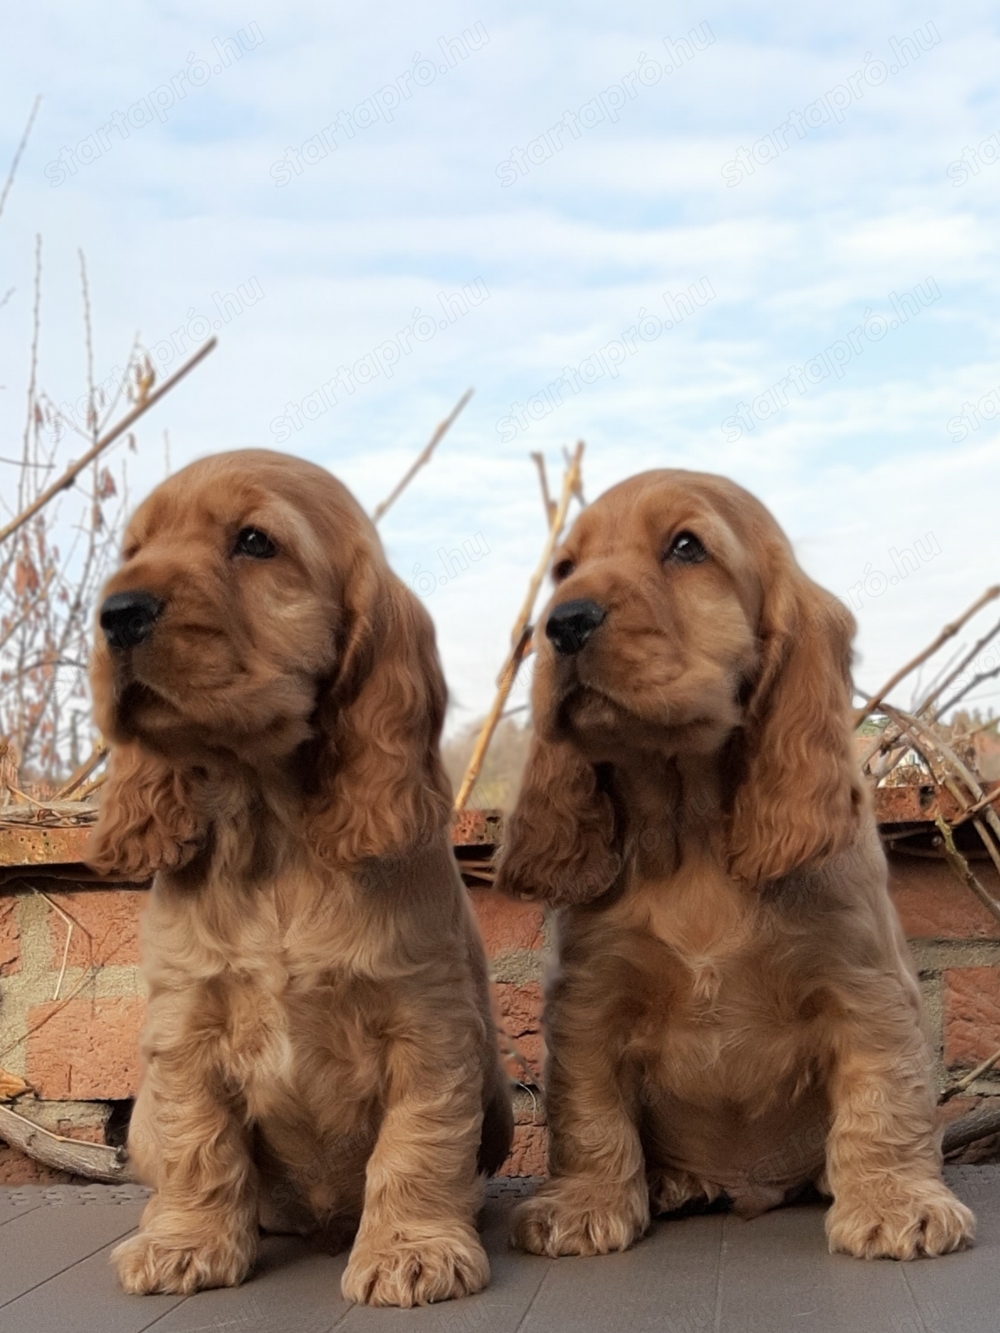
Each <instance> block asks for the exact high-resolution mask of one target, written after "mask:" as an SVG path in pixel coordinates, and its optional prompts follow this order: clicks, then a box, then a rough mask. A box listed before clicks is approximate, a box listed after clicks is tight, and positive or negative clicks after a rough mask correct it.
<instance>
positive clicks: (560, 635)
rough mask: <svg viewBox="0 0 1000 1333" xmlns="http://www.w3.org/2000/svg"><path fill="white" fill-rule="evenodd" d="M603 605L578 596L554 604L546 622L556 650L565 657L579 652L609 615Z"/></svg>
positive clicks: (546, 629) (549, 636)
mask: <svg viewBox="0 0 1000 1333" xmlns="http://www.w3.org/2000/svg"><path fill="white" fill-rule="evenodd" d="M607 614H608V613H607V611H605V609H604V607H603V606H598V604H597V603H596V602H592V601H590V600H589V598H585V597H578V598H576V599H574V600H573V601H571V602H562V603H561V604H560V605H559V606H554V607H553V608H552V610H551V611H550V612H549V618H548V620H547V621H546V622H545V634H546V636H547V637H548V638H549V639H551V640H552V642H553V644H554V645H555V650H556V652H557V653H560V654H561V655H562V656H564V657H568V656H569V655H571V654H572V653H578V652H579V651H580V649H581V648H582V647H583V645H584V644H585V643H586V642H587V640H588V639H589V638H590V637H591V635H592V634H593V633H594V631H595V630H597V629H599V628H600V626H601V625H603V623H604V619H605V617H606V616H607Z"/></svg>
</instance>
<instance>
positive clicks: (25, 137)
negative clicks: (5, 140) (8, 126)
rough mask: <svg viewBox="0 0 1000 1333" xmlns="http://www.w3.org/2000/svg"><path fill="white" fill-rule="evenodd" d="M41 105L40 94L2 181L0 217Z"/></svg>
mask: <svg viewBox="0 0 1000 1333" xmlns="http://www.w3.org/2000/svg"><path fill="white" fill-rule="evenodd" d="M41 105H42V95H41V93H39V94H38V96H37V97H36V98H35V104H34V106H33V107H32V108H31V114H30V115H29V116H28V123H27V125H25V127H24V133H23V134H22V135H21V142H20V143H19V144H18V145H17V149H16V150H15V152H14V160H13V161H12V162H11V164H10V171H8V172H7V179H6V180H5V181H4V187H3V189H2V190H0V217H2V216H3V208H4V204H5V203H6V202H7V196H8V195H9V194H10V191H11V186H12V185H13V184H14V177H15V176H16V175H17V167H18V163H19V162H20V161H21V155H22V154H23V152H24V150H25V148H27V146H28V137H29V135H30V134H31V127H32V125H34V123H35V117H36V116H37V115H38V108H39V107H40V106H41Z"/></svg>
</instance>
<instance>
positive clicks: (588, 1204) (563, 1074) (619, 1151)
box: [512, 1005, 649, 1257]
mask: <svg viewBox="0 0 1000 1333" xmlns="http://www.w3.org/2000/svg"><path fill="white" fill-rule="evenodd" d="M560 1009H562V1005H559V1006H551V1007H550V1012H549V1015H548V1034H549V1042H550V1049H549V1060H548V1065H547V1067H546V1077H545V1089H546V1090H545V1105H546V1117H547V1119H548V1125H549V1145H550V1146H549V1166H550V1170H551V1178H550V1179H549V1180H548V1181H547V1182H546V1183H545V1184H544V1185H543V1186H542V1187H541V1189H540V1190H539V1191H538V1193H537V1194H536V1195H535V1196H534V1198H532V1199H528V1200H527V1201H526V1202H525V1203H523V1204H521V1205H520V1206H519V1208H518V1209H517V1211H516V1213H515V1215H514V1231H513V1237H512V1239H513V1241H514V1244H515V1245H517V1246H519V1247H520V1248H521V1249H522V1250H528V1251H530V1252H531V1253H532V1254H547V1255H552V1256H553V1257H554V1256H556V1255H560V1254H607V1253H609V1252H610V1251H612V1250H625V1249H628V1247H629V1246H630V1245H631V1244H632V1242H633V1241H635V1240H637V1239H638V1238H639V1237H640V1236H641V1235H642V1234H643V1232H645V1230H646V1229H647V1227H648V1226H649V1189H648V1186H647V1183H646V1173H645V1164H644V1157H643V1151H642V1144H641V1143H640V1140H639V1131H638V1127H637V1124H636V1120H635V1116H634V1113H633V1112H634V1106H633V1105H632V1103H633V1102H634V1100H635V1089H634V1087H633V1086H632V1081H631V1080H630V1078H629V1075H628V1073H627V1072H626V1071H625V1070H624V1069H623V1067H622V1064H621V1062H620V1061H619V1060H618V1059H617V1057H616V1054H615V1051H614V1049H613V1043H612V1041H611V1039H610V1038H609V1032H610V1031H612V1030H613V1027H612V1025H611V1023H610V1022H607V1021H595V1019H594V1016H593V1015H592V1014H577V1015H576V1016H575V1018H574V1017H571V1016H570V1015H569V1013H567V1012H560Z"/></svg>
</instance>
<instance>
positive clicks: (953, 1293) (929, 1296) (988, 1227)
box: [893, 1166, 1000, 1333]
mask: <svg viewBox="0 0 1000 1333" xmlns="http://www.w3.org/2000/svg"><path fill="white" fill-rule="evenodd" d="M946 1174H947V1177H948V1182H949V1184H950V1185H951V1187H952V1189H954V1191H955V1193H956V1194H957V1195H958V1197H959V1198H960V1199H962V1200H963V1201H964V1202H965V1203H967V1204H968V1205H969V1207H970V1208H971V1209H972V1211H973V1212H974V1213H975V1214H976V1222H977V1231H976V1244H975V1245H974V1246H973V1248H972V1249H970V1250H966V1251H964V1252H963V1253H962V1254H950V1255H948V1256H947V1257H946V1258H944V1259H935V1260H933V1261H930V1260H924V1261H921V1262H920V1263H914V1264H904V1265H901V1267H902V1268H903V1275H904V1277H905V1280H906V1283H907V1286H908V1287H909V1289H910V1291H911V1292H912V1294H913V1298H914V1301H915V1303H916V1306H917V1308H918V1310H919V1313H920V1318H921V1320H922V1323H918V1324H915V1325H914V1328H915V1329H918V1330H919V1331H920V1333H925V1330H926V1333H997V1329H998V1328H1000V1168H998V1167H996V1166H958V1167H950V1168H949V1169H948V1171H947V1172H946ZM893 1333H896V1330H893ZM899 1333H911V1330H910V1329H909V1328H907V1327H905V1326H901V1328H900V1330H899Z"/></svg>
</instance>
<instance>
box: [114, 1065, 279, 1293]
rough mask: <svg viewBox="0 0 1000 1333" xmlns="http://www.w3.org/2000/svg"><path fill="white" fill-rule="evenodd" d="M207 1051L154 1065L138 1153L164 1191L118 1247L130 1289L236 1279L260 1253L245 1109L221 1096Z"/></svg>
mask: <svg viewBox="0 0 1000 1333" xmlns="http://www.w3.org/2000/svg"><path fill="white" fill-rule="evenodd" d="M215 1082H216V1079H215V1076H214V1073H213V1071H211V1070H210V1069H208V1068H206V1065H205V1061H204V1051H203V1050H201V1051H195V1050H191V1049H185V1050H174V1051H160V1052H157V1054H156V1055H154V1056H153V1057H152V1058H151V1059H150V1061H149V1063H148V1065H147V1069H146V1075H145V1081H144V1082H143V1085H142V1089H141V1091H140V1093H139V1097H138V1099H137V1101H136V1105H135V1111H134V1112H133V1115H132V1123H131V1126H130V1128H129V1142H128V1146H129V1154H130V1156H131V1157H132V1160H133V1162H134V1163H135V1165H136V1167H137V1169H138V1172H139V1174H140V1176H141V1178H142V1179H143V1180H145V1181H146V1182H147V1183H148V1184H151V1185H155V1186H156V1193H155V1194H154V1195H153V1197H152V1198H151V1199H150V1201H149V1203H148V1204H147V1205H146V1209H145V1211H144V1213H143V1215H142V1222H141V1224H140V1229H139V1234H138V1235H136V1236H132V1237H130V1238H129V1239H128V1240H126V1241H123V1242H122V1244H121V1245H119V1246H118V1247H117V1248H116V1249H115V1250H114V1251H113V1252H112V1255H111V1259H112V1262H113V1263H114V1265H115V1267H116V1268H117V1270H118V1276H119V1278H120V1279H121V1284H122V1286H123V1287H124V1288H125V1290H126V1291H127V1292H131V1293H133V1294H134V1295H146V1294H147V1293H149V1292H154V1291H158V1292H180V1293H183V1294H185V1295H188V1294H190V1293H191V1292H195V1291H200V1290H202V1289H203V1288H205V1287H233V1286H236V1285H237V1284H238V1283H240V1282H242V1281H243V1279H244V1278H245V1277H246V1276H247V1274H248V1273H249V1271H250V1269H251V1267H252V1265H253V1262H254V1259H255V1258H256V1255H257V1240H258V1232H257V1175H256V1170H255V1168H254V1166H253V1163H252V1160H251V1157H250V1149H249V1142H248V1135H247V1131H246V1129H245V1126H244V1124H243V1122H242V1119H241V1118H240V1117H239V1116H238V1114H237V1112H236V1109H235V1108H234V1107H231V1106H229V1105H226V1104H225V1102H224V1101H222V1100H220V1099H219V1098H217V1097H216V1096H214V1095H213V1092H212V1088H213V1086H214V1084H215Z"/></svg>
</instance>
